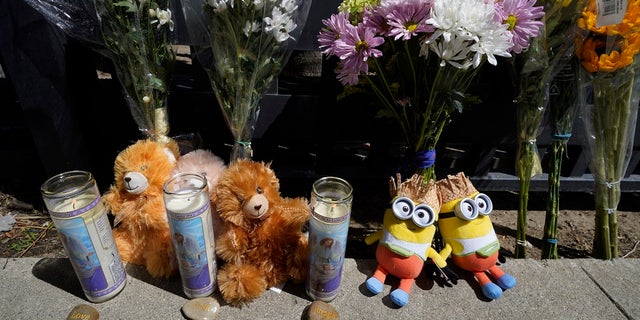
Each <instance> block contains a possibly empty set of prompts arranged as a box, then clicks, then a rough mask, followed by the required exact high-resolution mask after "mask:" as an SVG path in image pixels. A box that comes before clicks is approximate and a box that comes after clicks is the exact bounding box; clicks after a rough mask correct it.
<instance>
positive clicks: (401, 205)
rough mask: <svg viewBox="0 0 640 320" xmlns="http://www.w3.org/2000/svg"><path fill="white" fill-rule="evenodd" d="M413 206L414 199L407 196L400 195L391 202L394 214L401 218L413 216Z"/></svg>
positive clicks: (405, 218)
mask: <svg viewBox="0 0 640 320" xmlns="http://www.w3.org/2000/svg"><path fill="white" fill-rule="evenodd" d="M413 208H414V206H413V201H411V199H409V198H405V197H400V198H398V199H396V200H394V201H393V203H392V204H391V210H393V215H394V216H396V218H398V219H400V220H407V219H409V218H411V215H412V214H413Z"/></svg>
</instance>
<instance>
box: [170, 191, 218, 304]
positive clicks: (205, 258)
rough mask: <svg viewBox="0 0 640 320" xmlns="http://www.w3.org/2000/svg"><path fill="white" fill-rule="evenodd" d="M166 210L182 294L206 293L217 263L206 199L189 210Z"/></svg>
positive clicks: (212, 282) (212, 284) (211, 221)
mask: <svg viewBox="0 0 640 320" xmlns="http://www.w3.org/2000/svg"><path fill="white" fill-rule="evenodd" d="M167 214H168V216H169V225H170V227H171V237H172V239H173V246H174V248H175V250H176V257H177V259H178V267H179V269H180V276H181V277H182V284H183V287H184V291H185V294H186V295H187V296H189V297H202V296H208V295H210V294H211V293H212V292H213V288H214V286H215V284H216V272H217V267H216V257H215V242H214V238H213V219H212V216H211V206H210V205H209V201H206V204H205V206H203V207H202V208H200V209H198V210H196V211H194V212H191V213H176V212H172V211H170V210H168V209H167Z"/></svg>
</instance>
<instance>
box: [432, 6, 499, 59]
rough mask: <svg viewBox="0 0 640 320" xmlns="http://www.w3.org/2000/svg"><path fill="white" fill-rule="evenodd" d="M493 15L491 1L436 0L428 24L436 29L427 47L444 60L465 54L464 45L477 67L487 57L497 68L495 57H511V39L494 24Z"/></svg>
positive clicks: (457, 57)
mask: <svg viewBox="0 0 640 320" xmlns="http://www.w3.org/2000/svg"><path fill="white" fill-rule="evenodd" d="M493 15H494V8H493V2H492V1H488V2H485V1H484V0H435V1H434V3H433V7H432V11H431V18H430V19H428V20H427V23H428V24H431V25H432V26H433V27H434V28H435V29H436V30H435V31H434V33H433V34H432V35H431V37H429V39H427V42H428V43H429V44H428V46H429V48H430V49H431V50H437V51H438V52H439V54H438V55H439V56H440V55H441V54H443V53H445V54H444V56H441V57H442V58H443V59H445V58H444V57H449V58H450V59H454V58H455V59H458V60H459V58H460V57H461V53H462V52H464V51H465V50H464V49H463V48H462V47H461V45H462V44H465V45H466V46H468V47H469V49H468V50H466V51H467V52H469V53H471V54H473V66H474V67H476V68H477V67H478V66H479V65H480V63H481V62H482V59H483V57H484V56H485V55H486V56H487V61H488V62H489V63H491V64H493V65H496V64H497V60H496V58H495V56H496V55H497V56H505V57H508V56H510V54H509V53H508V51H507V50H508V49H509V48H510V47H511V37H510V36H509V34H508V33H507V30H506V27H505V26H504V25H501V24H499V23H497V22H495V21H494V19H493ZM425 45H427V44H423V48H422V51H424V46H425ZM448 46H451V47H448ZM434 52H435V51H434ZM465 59H466V58H465ZM449 62H450V61H449ZM466 64H467V62H463V63H461V65H466ZM452 65H453V64H452Z"/></svg>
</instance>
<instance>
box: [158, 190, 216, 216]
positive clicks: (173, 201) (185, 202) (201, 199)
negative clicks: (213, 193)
mask: <svg viewBox="0 0 640 320" xmlns="http://www.w3.org/2000/svg"><path fill="white" fill-rule="evenodd" d="M207 201H209V198H208V197H206V194H204V193H201V194H198V195H194V196H191V197H170V198H168V199H166V202H165V206H166V207H167V211H171V212H172V213H192V212H196V211H198V209H200V208H202V207H204V206H205V205H206V203H207Z"/></svg>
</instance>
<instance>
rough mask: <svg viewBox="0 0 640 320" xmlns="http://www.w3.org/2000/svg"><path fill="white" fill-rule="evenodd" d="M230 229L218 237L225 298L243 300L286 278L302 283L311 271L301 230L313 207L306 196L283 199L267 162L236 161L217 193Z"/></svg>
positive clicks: (233, 301)
mask: <svg viewBox="0 0 640 320" xmlns="http://www.w3.org/2000/svg"><path fill="white" fill-rule="evenodd" d="M214 202H215V205H216V208H217V210H218V214H219V215H220V217H221V218H222V220H223V221H224V222H225V224H226V232H224V233H223V234H222V235H220V236H219V237H218V239H217V240H216V254H217V256H218V257H219V258H221V259H222V262H223V263H222V266H221V268H220V270H219V271H218V288H219V289H220V292H221V293H222V297H223V299H224V300H225V301H226V302H227V303H229V304H232V305H241V304H245V303H247V302H250V301H252V300H253V299H255V298H257V297H259V296H260V295H262V293H263V292H264V291H266V290H267V289H268V288H270V287H273V286H277V285H281V284H283V283H284V282H286V281H287V280H292V281H294V282H297V283H299V282H302V281H304V280H305V279H306V276H307V272H308V251H307V250H308V249H307V245H308V243H307V237H306V236H305V234H304V233H303V232H302V228H303V226H304V224H305V223H306V222H307V221H308V220H309V217H310V211H309V206H308V201H307V200H306V199H305V198H295V199H293V198H282V197H281V196H280V183H279V180H278V178H277V177H276V175H275V173H274V171H273V170H272V169H271V168H270V165H269V164H265V163H262V162H256V161H252V160H237V161H234V162H232V163H231V164H230V165H229V167H228V168H227V169H226V170H225V171H224V172H223V173H222V176H221V177H220V179H219V180H218V185H217V188H216V191H215V194H214Z"/></svg>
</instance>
